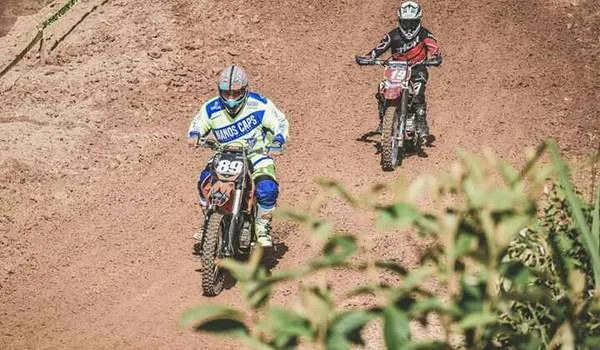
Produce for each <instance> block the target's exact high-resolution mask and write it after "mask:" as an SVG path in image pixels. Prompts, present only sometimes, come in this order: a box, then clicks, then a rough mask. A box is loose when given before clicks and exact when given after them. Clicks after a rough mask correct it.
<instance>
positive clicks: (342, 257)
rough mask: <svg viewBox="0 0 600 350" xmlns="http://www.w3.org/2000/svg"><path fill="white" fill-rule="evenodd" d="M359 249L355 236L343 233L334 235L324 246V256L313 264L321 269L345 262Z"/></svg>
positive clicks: (312, 263) (312, 264)
mask: <svg viewBox="0 0 600 350" xmlns="http://www.w3.org/2000/svg"><path fill="white" fill-rule="evenodd" d="M357 250H358V246H357V244H356V238H355V237H354V236H351V235H342V234H338V235H335V236H332V237H330V238H329V240H328V241H327V243H326V244H325V247H324V248H323V256H322V257H320V258H318V259H316V260H314V261H312V262H311V266H312V267H314V268H317V269H320V268H324V267H331V266H338V265H341V264H344V263H345V262H346V260H347V259H348V258H349V257H350V256H352V254H354V253H355V252H356V251H357Z"/></svg>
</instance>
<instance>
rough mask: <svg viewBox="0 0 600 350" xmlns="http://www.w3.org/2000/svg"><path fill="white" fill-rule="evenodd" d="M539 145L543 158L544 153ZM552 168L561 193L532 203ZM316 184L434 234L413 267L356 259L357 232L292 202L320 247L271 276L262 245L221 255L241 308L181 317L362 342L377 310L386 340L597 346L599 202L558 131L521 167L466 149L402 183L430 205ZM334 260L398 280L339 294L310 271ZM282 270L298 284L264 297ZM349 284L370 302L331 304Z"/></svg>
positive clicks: (229, 329) (393, 343)
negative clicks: (429, 330) (587, 199)
mask: <svg viewBox="0 0 600 350" xmlns="http://www.w3.org/2000/svg"><path fill="white" fill-rule="evenodd" d="M546 150H548V151H549V153H550V156H551V158H552V164H550V165H543V164H541V163H540V162H539V158H540V156H541V155H542V154H543V153H544V152H545V151H546ZM552 174H557V175H558V188H559V192H556V193H559V194H560V195H563V196H564V199H563V200H562V201H560V206H557V204H556V203H554V204H552V200H550V201H549V202H548V203H550V204H548V205H545V206H542V208H541V210H540V208H538V204H537V203H538V198H539V194H540V192H541V190H542V188H543V187H544V184H546V181H547V179H548V177H549V176H550V175H552ZM495 178H500V179H501V180H502V181H500V182H501V183H498V182H499V181H497V179H496V180H494V179H495ZM321 183H322V185H323V186H324V188H325V189H327V190H328V191H331V192H334V193H336V194H338V195H340V196H341V197H342V198H343V199H344V200H345V201H346V202H348V203H349V204H351V205H352V206H354V207H356V208H359V209H362V210H365V211H372V212H374V213H375V215H376V217H377V224H378V226H379V227H380V228H382V229H388V230H394V231H396V230H404V229H407V228H411V227H412V228H416V229H417V230H418V232H419V233H420V234H421V235H422V236H424V237H427V238H428V241H431V242H433V243H431V244H430V245H429V247H428V248H427V249H426V250H425V251H424V252H423V253H422V254H421V263H420V266H419V267H417V268H414V269H410V270H409V269H407V268H406V267H404V266H403V265H402V264H400V263H399V262H397V261H390V260H378V259H369V258H363V257H362V256H361V254H360V247H359V244H358V240H357V237H358V236H354V235H352V234H346V233H343V234H342V233H337V232H335V231H334V229H333V227H334V226H333V225H331V224H330V223H328V222H327V221H326V220H324V219H321V218H315V217H313V216H311V215H308V214H305V213H300V212H296V211H293V210H287V211H284V212H283V215H285V216H287V217H288V218H291V219H293V220H295V221H297V222H300V223H302V224H304V225H305V226H306V227H308V228H309V229H311V231H312V232H314V235H315V237H316V238H317V239H319V240H320V241H321V242H323V248H322V254H321V255H320V256H318V257H315V258H312V259H309V260H308V261H307V262H306V263H304V264H302V265H301V266H298V267H296V268H293V269H290V270H286V271H275V272H274V273H273V274H268V273H267V271H266V270H265V269H264V267H263V266H262V265H261V264H260V259H261V254H262V252H261V251H260V250H257V251H256V252H255V254H253V256H252V257H251V259H250V260H249V261H248V262H247V263H241V262H237V261H232V260H224V261H222V262H221V264H222V265H223V266H224V267H226V268H227V269H228V270H229V271H230V273H231V274H232V275H233V277H234V278H236V279H237V280H238V281H239V287H240V290H241V293H242V295H243V297H244V298H245V301H246V303H247V304H248V305H249V310H247V311H241V310H236V309H233V308H231V307H228V306H224V305H214V304H210V305H202V306H199V307H197V308H194V309H191V310H188V311H187V312H186V313H185V314H184V316H183V317H182V319H181V324H182V325H188V324H192V325H193V326H194V327H195V329H196V330H198V331H206V332H215V333H219V334H224V335H228V336H231V337H234V338H237V339H239V340H240V341H241V342H243V343H245V344H246V345H247V346H249V347H252V348H256V349H289V348H294V347H296V346H298V345H304V347H306V346H308V347H309V348H319V349H349V348H351V347H354V346H356V345H359V346H360V345H365V340H364V339H363V338H362V337H361V331H362V329H363V328H364V327H365V326H366V325H367V324H368V323H370V322H372V321H374V320H378V321H379V322H381V324H382V325H383V329H382V330H381V331H382V334H383V341H384V342H385V345H386V347H387V348H388V349H451V348H467V349H494V348H498V349H500V348H524V349H525V348H526V349H539V348H555V347H559V346H562V347H563V348H564V349H574V348H575V346H576V345H577V346H578V347H582V348H585V347H587V348H593V347H594V346H596V344H597V343H596V341H597V338H595V336H596V335H597V331H598V325H597V324H598V320H599V315H600V303H599V300H598V297H597V296H598V292H597V290H598V288H597V287H596V285H597V284H598V283H600V278H598V277H597V276H599V275H598V274H599V273H600V256H599V255H598V254H599V249H600V244H599V242H600V232H599V230H600V228H599V227H600V219H599V218H598V217H599V216H600V214H599V211H600V204H599V202H600V194H599V195H597V197H596V201H595V206H594V207H593V208H592V207H591V206H589V207H588V206H587V205H586V204H585V203H584V202H583V201H582V199H581V198H580V197H579V196H577V195H576V193H575V192H574V189H573V186H572V184H571V182H570V180H569V174H568V172H567V168H566V166H565V165H564V163H563V162H562V161H561V160H560V158H559V156H558V152H557V150H556V146H555V144H554V143H553V142H548V143H547V144H544V145H542V146H541V147H540V148H539V149H538V150H537V152H536V153H535V154H534V155H533V156H532V158H531V160H530V161H529V162H528V163H527V164H526V166H525V167H524V168H523V169H522V170H521V171H517V170H516V169H514V168H513V167H511V166H510V165H508V164H507V163H505V162H502V161H498V160H496V159H494V158H492V157H487V158H485V159H478V158H475V157H470V156H461V157H460V161H459V162H458V163H457V164H456V165H455V166H454V167H453V168H452V169H451V170H450V171H449V172H448V173H446V174H443V175H440V176H438V177H429V176H427V177H421V178H419V179H417V180H416V181H415V182H414V183H412V184H411V185H410V186H409V187H406V188H396V191H397V194H398V197H403V196H404V194H409V195H408V197H414V198H416V197H418V196H420V195H421V192H423V191H424V190H425V189H427V190H428V193H429V195H430V196H431V198H432V199H433V200H434V202H435V203H436V205H435V209H434V210H431V211H425V210H422V209H419V208H418V207H417V206H416V205H415V204H413V203H412V202H411V201H408V200H397V201H396V200H395V201H393V202H392V203H389V204H385V205H382V204H380V203H377V201H375V200H374V198H375V196H374V193H368V194H366V195H364V196H361V197H355V196H353V195H352V194H350V193H348V192H347V191H346V190H345V189H344V188H343V187H342V186H341V185H339V184H338V183H336V182H334V181H329V180H322V181H321ZM382 189H383V188H382V186H379V187H378V188H377V189H376V190H375V191H381V190H382ZM404 197H406V196H404ZM561 198H563V197H561ZM448 203H450V204H448ZM557 210H558V212H556V211H557ZM540 212H543V214H542V217H541V219H540V218H538V214H539V213H540ZM560 225H567V226H566V228H565V227H563V226H560ZM525 228H530V229H525ZM332 269H335V271H336V272H338V273H340V272H353V271H359V272H368V273H367V275H368V276H373V275H376V276H377V275H378V273H375V274H373V273H372V272H373V271H375V272H385V273H389V274H394V275H397V276H399V277H400V279H401V282H399V283H397V284H391V283H386V282H384V280H377V279H375V280H373V279H366V280H365V281H364V282H363V283H362V284H360V285H359V286H358V287H356V288H353V289H352V290H349V291H345V292H344V293H339V292H336V293H333V292H332V291H331V290H330V289H329V288H328V286H327V285H323V284H318V283H316V284H311V283H308V282H307V281H306V280H307V278H306V277H308V276H312V275H314V274H317V273H319V272H320V271H322V270H332ZM309 280H310V279H309ZM290 281H302V282H303V283H302V284H301V286H300V288H299V290H300V291H299V301H298V303H297V305H296V306H294V307H286V308H283V307H280V306H273V305H271V304H270V299H271V295H272V293H273V290H274V288H275V287H276V286H277V285H278V284H280V283H283V282H290ZM431 281H436V283H437V287H436V288H435V291H432V290H431V288H427V287H426V283H427V282H431ZM357 296H367V297H369V300H373V302H372V303H371V304H369V305H367V306H364V307H358V308H344V307H340V306H339V305H342V304H343V302H344V301H345V300H346V299H349V298H354V297H357ZM431 316H433V318H435V319H437V320H438V321H439V323H440V324H441V328H442V330H443V334H442V336H441V337H440V338H439V339H431V340H426V341H421V340H414V339H413V338H414V337H413V328H412V326H411V324H412V323H413V322H420V323H422V324H423V325H427V324H428V320H430V319H431ZM582 327H583V329H582ZM367 345H368V344H367Z"/></svg>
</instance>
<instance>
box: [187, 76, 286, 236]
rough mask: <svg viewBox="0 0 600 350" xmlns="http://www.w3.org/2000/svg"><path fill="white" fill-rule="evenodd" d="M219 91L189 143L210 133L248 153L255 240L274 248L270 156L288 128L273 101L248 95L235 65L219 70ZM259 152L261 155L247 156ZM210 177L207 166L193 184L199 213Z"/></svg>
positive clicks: (275, 192)
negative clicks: (195, 183)
mask: <svg viewBox="0 0 600 350" xmlns="http://www.w3.org/2000/svg"><path fill="white" fill-rule="evenodd" d="M218 90H219V95H218V96H215V97H214V98H212V99H210V100H209V101H208V102H206V103H205V104H204V105H203V106H202V108H201V109H200V111H199V112H198V113H197V114H196V116H195V117H194V119H193V120H192V123H191V125H190V128H189V131H188V139H189V140H190V142H191V143H192V144H195V143H196V141H197V140H198V138H205V137H207V136H208V134H209V133H210V132H211V131H212V134H213V136H214V137H215V139H216V140H217V141H218V142H219V143H221V144H231V143H237V144H243V145H245V146H246V147H248V148H249V150H250V161H251V162H252V166H253V172H252V178H253V179H254V182H255V188H256V199H257V202H258V210H257V217H256V227H255V228H256V236H257V241H258V244H260V245H262V246H264V247H270V246H272V245H273V242H272V239H271V220H272V219H271V218H272V212H273V210H274V209H275V206H276V204H277V197H278V195H279V184H278V182H277V178H276V176H275V164H274V162H273V158H271V156H270V154H273V153H281V152H282V151H283V145H284V144H285V143H286V142H287V141H288V138H289V130H288V129H289V123H288V121H287V119H286V117H285V115H284V114H283V113H282V112H281V111H280V110H279V109H277V107H276V106H275V104H274V103H273V102H271V101H270V100H269V99H267V98H266V97H263V96H261V95H259V94H258V93H256V92H251V91H249V90H248V75H247V74H246V72H245V71H244V69H242V67H240V66H236V65H231V66H229V67H227V68H225V69H224V70H223V72H222V73H221V76H220V78H219V82H218ZM258 150H263V151H264V152H259V153H257V152H252V151H258ZM209 176H210V171H209V170H208V167H207V168H206V169H204V170H203V171H202V172H201V173H200V178H199V179H198V191H199V193H200V205H201V206H202V207H203V209H204V208H205V207H206V199H205V198H204V195H203V192H202V187H203V185H204V184H205V183H206V181H209ZM195 238H197V239H199V238H200V237H195Z"/></svg>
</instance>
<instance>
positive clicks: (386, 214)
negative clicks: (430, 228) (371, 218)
mask: <svg viewBox="0 0 600 350" xmlns="http://www.w3.org/2000/svg"><path fill="white" fill-rule="evenodd" d="M421 217H422V215H421V213H420V212H419V211H418V210H417V208H416V207H414V206H413V205H411V204H407V203H396V204H394V205H392V206H389V207H384V208H381V209H379V217H378V220H377V222H378V226H379V227H381V228H390V227H396V228H399V229H402V228H406V227H407V226H409V225H411V224H413V223H414V222H415V221H417V220H419V219H420V218H421Z"/></svg>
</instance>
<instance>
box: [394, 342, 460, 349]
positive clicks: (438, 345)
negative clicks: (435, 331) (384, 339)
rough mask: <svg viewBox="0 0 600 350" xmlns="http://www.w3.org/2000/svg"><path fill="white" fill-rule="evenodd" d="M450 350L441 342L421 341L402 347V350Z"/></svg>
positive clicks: (448, 345) (449, 347) (447, 345)
mask: <svg viewBox="0 0 600 350" xmlns="http://www.w3.org/2000/svg"><path fill="white" fill-rule="evenodd" d="M449 349H452V347H451V346H450V344H447V343H444V342H441V341H434V340H432V341H422V342H414V343H410V344H407V345H405V346H403V347H402V350H449Z"/></svg>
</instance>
